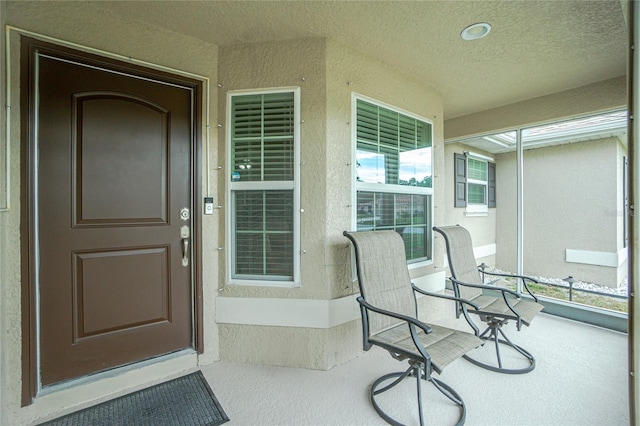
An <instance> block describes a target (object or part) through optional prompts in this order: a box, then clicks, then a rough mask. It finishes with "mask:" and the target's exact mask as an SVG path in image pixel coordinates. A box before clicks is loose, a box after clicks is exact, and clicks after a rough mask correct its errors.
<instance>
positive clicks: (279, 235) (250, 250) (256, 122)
mask: <svg viewBox="0 0 640 426" xmlns="http://www.w3.org/2000/svg"><path fill="white" fill-rule="evenodd" d="M230 104H231V137H230V148H231V168H232V170H231V173H230V189H231V214H230V215H231V227H232V230H231V232H232V242H231V245H232V249H231V250H230V252H231V261H230V264H231V277H232V278H233V279H239V280H253V281H255V280H258V281H293V280H294V276H295V274H296V273H295V261H294V259H295V253H296V249H295V241H296V240H297V238H298V237H297V235H296V233H297V230H296V227H295V223H294V222H295V214H296V209H295V207H294V206H295V205H296V197H297V193H298V191H297V190H296V188H297V183H296V182H295V181H294V177H295V174H296V164H295V163H296V161H295V146H296V141H295V97H294V93H293V92H282V93H280V92H271V93H261V94H250V95H249V94H242V95H232V96H231V102H230Z"/></svg>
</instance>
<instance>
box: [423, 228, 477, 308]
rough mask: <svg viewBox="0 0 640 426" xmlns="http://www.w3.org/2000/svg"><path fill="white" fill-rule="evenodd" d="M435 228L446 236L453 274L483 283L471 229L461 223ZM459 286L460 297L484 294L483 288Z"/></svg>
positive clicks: (468, 297)
mask: <svg viewBox="0 0 640 426" xmlns="http://www.w3.org/2000/svg"><path fill="white" fill-rule="evenodd" d="M433 230H434V231H436V232H438V233H440V234H441V235H442V236H443V237H444V241H445V244H446V247H447V258H448V259H449V269H450V270H451V276H452V277H453V278H455V279H456V280H458V281H462V282H465V283H469V284H482V278H481V277H480V272H479V271H478V265H477V264H476V258H475V256H474V254H473V243H472V241H471V235H470V234H469V231H467V230H466V229H465V228H463V227H462V226H459V225H455V226H441V227H435V226H434V227H433ZM459 287H460V297H462V298H464V299H473V298H474V297H476V296H479V295H480V294H482V289H479V288H473V287H465V286H459Z"/></svg>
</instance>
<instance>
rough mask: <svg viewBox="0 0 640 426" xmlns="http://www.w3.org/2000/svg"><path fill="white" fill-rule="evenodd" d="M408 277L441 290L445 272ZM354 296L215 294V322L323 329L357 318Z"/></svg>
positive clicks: (431, 288) (419, 284) (426, 286)
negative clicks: (322, 298)
mask: <svg viewBox="0 0 640 426" xmlns="http://www.w3.org/2000/svg"><path fill="white" fill-rule="evenodd" d="M412 281H413V282H414V283H415V284H416V286H418V287H420V288H421V289H423V290H426V291H432V292H434V291H440V290H444V286H445V272H444V271H440V272H436V273H434V274H429V275H424V276H420V277H416V278H413V279H412ZM358 296H360V294H359V293H357V294H353V295H349V296H345V297H340V298H338V299H331V300H320V299H278V298H269V299H262V298H256V297H223V296H220V297H217V298H216V322H217V323H219V324H242V325H256V326H271V327H300V328H322V329H327V328H332V327H336V326H339V325H342V324H346V323H348V322H351V321H354V320H357V319H360V305H359V304H358V302H357V301H356V298H357V297H358ZM418 297H424V296H422V295H418Z"/></svg>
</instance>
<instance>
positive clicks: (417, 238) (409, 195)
mask: <svg viewBox="0 0 640 426" xmlns="http://www.w3.org/2000/svg"><path fill="white" fill-rule="evenodd" d="M431 141H432V127H431V124H430V123H427V122H425V121H422V120H419V119H416V118H413V117H410V116H408V115H406V114H402V113H400V112H397V111H393V110H391V109H388V108H384V107H382V106H379V105H375V104H373V103H370V102H366V101H364V100H361V99H358V100H357V101H356V189H357V196H356V198H357V200H356V204H357V206H356V227H357V230H358V231H366V230H382V229H392V230H395V231H397V232H398V233H399V234H400V235H402V238H403V239H404V242H405V248H406V254H407V260H408V262H409V263H413V262H420V261H425V260H431V259H432V254H431V245H432V231H431V197H432V189H431V188H432V165H433V162H432V151H431V149H432V148H431V145H432V142H431ZM368 184H379V185H376V186H375V189H372V188H371V187H370V186H367V185H368Z"/></svg>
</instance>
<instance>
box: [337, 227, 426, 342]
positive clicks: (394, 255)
mask: <svg viewBox="0 0 640 426" xmlns="http://www.w3.org/2000/svg"><path fill="white" fill-rule="evenodd" d="M344 236H345V237H347V238H348V239H349V240H351V242H352V243H353V246H354V248H355V254H356V268H357V274H358V284H359V286H360V294H361V296H362V297H363V298H364V300H366V301H367V302H368V303H370V304H371V305H373V306H375V307H377V308H380V309H384V310H386V311H390V312H395V313H399V314H402V315H406V316H410V317H412V318H416V313H417V307H416V303H415V298H414V296H413V289H412V288H411V278H410V276H409V269H408V268H407V258H406V256H405V249H404V241H403V239H402V237H401V236H400V234H398V233H397V232H396V231H361V232H345V233H344ZM399 322H400V321H398V320H396V319H394V318H390V317H387V316H382V315H378V314H375V313H370V314H369V335H373V334H376V333H378V332H380V331H382V330H385V329H387V328H390V327H392V326H394V325H396V324H398V323H399Z"/></svg>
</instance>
